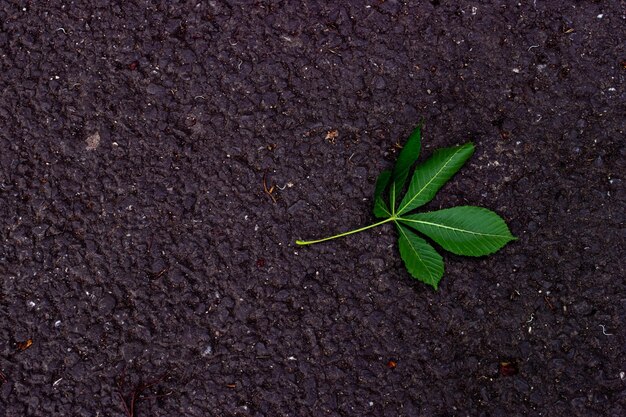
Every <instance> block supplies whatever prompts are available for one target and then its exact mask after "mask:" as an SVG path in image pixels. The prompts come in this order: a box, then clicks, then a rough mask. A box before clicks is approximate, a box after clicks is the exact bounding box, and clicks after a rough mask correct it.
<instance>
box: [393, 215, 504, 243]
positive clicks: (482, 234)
mask: <svg viewBox="0 0 626 417" xmlns="http://www.w3.org/2000/svg"><path fill="white" fill-rule="evenodd" d="M398 220H400V221H403V222H411V223H421V224H427V225H429V226H435V227H441V228H442V229H450V230H454V231H456V232H461V233H469V234H472V235H477V236H489V237H502V238H507V239H508V238H509V237H510V236H506V235H496V234H493V233H479V232H474V231H472V230H465V229H459V228H457V227H452V226H446V225H443V224H439V223H433V222H427V221H425V220H415V219H407V218H406V217H398Z"/></svg>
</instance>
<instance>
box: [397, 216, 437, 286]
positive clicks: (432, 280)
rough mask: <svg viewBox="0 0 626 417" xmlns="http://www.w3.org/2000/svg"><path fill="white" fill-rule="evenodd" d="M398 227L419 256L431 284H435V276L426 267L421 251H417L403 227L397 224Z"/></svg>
mask: <svg viewBox="0 0 626 417" xmlns="http://www.w3.org/2000/svg"><path fill="white" fill-rule="evenodd" d="M396 225H397V226H398V230H399V231H400V233H402V236H404V238H405V239H406V241H407V243H408V244H409V246H411V249H413V252H415V254H416V255H417V258H418V259H419V260H420V262H421V263H422V265H424V268H425V269H426V271H427V272H428V276H429V277H430V282H435V280H434V279H433V274H432V273H431V272H430V268H429V267H428V265H426V262H424V260H423V259H422V257H421V256H420V252H419V250H417V248H415V246H413V244H412V243H411V239H409V238H408V236H407V235H406V233H405V232H404V230H402V227H401V226H400V225H399V224H398V223H397V222H396Z"/></svg>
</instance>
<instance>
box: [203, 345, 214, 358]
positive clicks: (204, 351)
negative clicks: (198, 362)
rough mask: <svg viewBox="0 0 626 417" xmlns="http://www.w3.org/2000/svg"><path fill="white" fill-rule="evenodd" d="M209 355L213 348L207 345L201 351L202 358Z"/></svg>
mask: <svg viewBox="0 0 626 417" xmlns="http://www.w3.org/2000/svg"><path fill="white" fill-rule="evenodd" d="M211 353H213V346H211V345H207V347H206V348H204V350H203V351H202V356H209V355H210V354H211Z"/></svg>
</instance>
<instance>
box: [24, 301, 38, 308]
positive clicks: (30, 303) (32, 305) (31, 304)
mask: <svg viewBox="0 0 626 417" xmlns="http://www.w3.org/2000/svg"><path fill="white" fill-rule="evenodd" d="M26 305H27V306H28V307H30V308H33V307H35V306H36V304H35V302H34V301H29V302H27V303H26Z"/></svg>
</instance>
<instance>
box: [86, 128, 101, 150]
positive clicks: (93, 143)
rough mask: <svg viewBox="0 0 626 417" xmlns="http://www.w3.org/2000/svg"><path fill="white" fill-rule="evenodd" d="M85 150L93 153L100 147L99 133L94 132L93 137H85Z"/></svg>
mask: <svg viewBox="0 0 626 417" xmlns="http://www.w3.org/2000/svg"><path fill="white" fill-rule="evenodd" d="M85 144H86V145H87V146H85V149H86V150H88V151H93V150H95V149H97V148H98V146H100V133H98V132H96V133H94V134H93V135H90V136H87V139H85Z"/></svg>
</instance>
